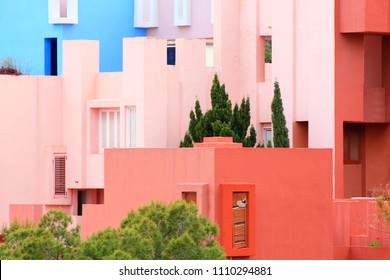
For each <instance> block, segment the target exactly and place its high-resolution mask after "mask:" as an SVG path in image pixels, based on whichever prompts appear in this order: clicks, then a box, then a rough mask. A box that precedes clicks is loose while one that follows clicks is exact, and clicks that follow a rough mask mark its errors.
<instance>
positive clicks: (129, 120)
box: [126, 107, 137, 148]
mask: <svg viewBox="0 0 390 280" xmlns="http://www.w3.org/2000/svg"><path fill="white" fill-rule="evenodd" d="M136 133H137V111H136V108H135V107H126V148H134V147H136V139H137V134H136Z"/></svg>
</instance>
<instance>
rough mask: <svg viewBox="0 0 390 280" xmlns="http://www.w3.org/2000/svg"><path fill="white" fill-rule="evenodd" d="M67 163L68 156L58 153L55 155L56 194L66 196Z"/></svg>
mask: <svg viewBox="0 0 390 280" xmlns="http://www.w3.org/2000/svg"><path fill="white" fill-rule="evenodd" d="M65 163H66V156H65V155H64V154H58V155H55V156H54V195H55V196H65V195H66V191H65Z"/></svg>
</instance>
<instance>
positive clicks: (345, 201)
mask: <svg viewBox="0 0 390 280" xmlns="http://www.w3.org/2000/svg"><path fill="white" fill-rule="evenodd" d="M372 1H373V0H359V1H352V0H336V1H325V0H321V1H310V0H295V1H282V0H272V1H271V0H258V1H240V0H229V1H224V0H214V1H203V0H202V1H200V0H199V1H190V0H187V1H184V0H183V1H172V0H170V1H169V0H166V1H161V2H164V4H166V7H171V8H172V9H171V8H169V9H168V8H167V9H165V8H164V7H165V6H164V5H161V4H160V5H158V1H156V0H149V1H146V2H147V3H148V5H144V6H137V7H138V8H136V10H137V9H139V11H140V12H139V17H135V21H136V22H135V26H139V27H146V28H148V35H149V37H147V38H128V39H124V40H123V72H120V73H119V72H116V73H99V70H98V69H99V44H98V42H95V41H65V42H64V43H63V76H62V77H34V76H18V77H11V76H0V97H1V98H2V100H3V101H4V102H2V103H1V105H0V106H1V110H0V114H1V118H0V127H1V128H2V131H3V135H5V137H2V138H1V139H0V144H1V145H0V155H1V157H0V166H1V167H2V170H3V172H2V176H0V177H1V178H0V223H3V222H6V223H8V222H9V221H12V220H13V219H15V218H19V219H25V218H29V219H31V220H33V221H37V220H38V219H39V218H40V216H41V215H42V213H44V212H46V211H47V210H48V209H51V208H56V207H61V208H64V209H65V210H66V211H67V212H68V213H69V214H70V215H72V216H74V220H75V222H76V223H80V224H81V225H82V231H83V235H84V237H85V236H87V235H89V234H90V233H91V232H93V231H94V230H96V229H100V228H102V227H104V226H106V225H117V224H118V221H119V219H120V217H121V216H123V215H124V213H125V212H126V211H128V210H129V209H133V208H135V207H137V206H139V205H141V204H143V203H147V202H149V201H150V200H152V199H159V200H163V201H171V200H173V199H177V198H180V197H182V193H183V192H185V189H186V188H187V187H188V188H192V187H193V186H196V190H197V191H196V192H197V193H200V194H199V196H197V197H199V199H200V200H197V203H198V205H199V206H200V208H201V209H203V210H201V212H202V213H206V214H207V215H208V216H209V217H210V218H211V219H212V220H213V221H215V222H217V223H219V224H220V226H221V227H222V229H223V231H224V232H225V235H222V236H221V242H223V243H224V244H225V245H226V242H225V241H224V240H226V239H224V238H226V232H228V229H227V227H226V226H225V225H224V224H223V219H221V215H222V214H221V213H222V212H221V211H222V210H223V209H225V208H224V207H228V206H226V205H225V204H223V203H225V202H223V201H224V199H222V197H226V196H227V195H228V192H224V191H223V188H224V187H223V185H225V184H227V185H228V187H227V189H230V190H233V189H234V188H233V187H229V186H234V185H237V184H241V185H242V186H244V187H245V188H244V190H243V191H242V192H244V193H247V192H248V193H251V192H255V193H254V194H253V199H254V200H255V201H256V205H257V206H256V211H254V212H253V213H255V214H254V215H256V217H257V216H259V215H260V216H261V215H263V213H268V212H267V211H270V212H269V213H270V215H271V214H272V215H276V216H278V215H279V216H280V215H282V214H283V213H284V214H287V213H286V212H283V211H282V210H280V212H278V211H276V210H275V209H274V208H273V207H274V206H273V205H275V203H274V202H275V201H273V199H270V200H269V201H268V200H267V201H265V200H264V197H263V195H266V191H267V190H269V189H272V191H274V190H275V188H277V186H276V185H275V186H274V188H271V187H264V185H266V186H270V185H273V184H277V183H278V182H274V180H276V179H275V176H276V175H275V165H277V164H276V163H277V162H280V161H281V158H283V157H284V156H285V155H288V156H286V159H284V160H283V163H285V165H284V164H283V165H282V166H284V167H285V168H284V170H285V171H286V174H285V176H286V177H283V178H280V180H282V179H283V180H282V181H283V182H279V183H284V184H292V185H293V183H292V182H300V186H299V188H298V189H293V190H294V191H295V190H297V191H298V192H297V193H296V192H294V191H290V190H289V191H288V192H285V191H281V192H279V193H273V197H275V198H276V197H277V198H279V197H281V198H283V199H284V200H283V201H284V202H285V203H287V205H290V207H293V206H294V205H295V206H299V207H298V210H297V212H294V213H291V216H287V218H286V219H288V220H289V221H294V222H295V221H296V219H297V217H299V216H301V215H302V213H306V212H307V215H308V216H307V220H304V221H302V226H303V228H305V231H306V230H307V232H308V234H309V235H310V238H309V240H310V242H309V243H310V244H311V247H312V248H315V249H313V251H310V250H304V249H302V248H300V247H299V245H297V244H295V245H294V246H293V245H292V244H294V243H300V242H303V240H301V239H300V237H299V238H298V237H294V238H292V237H291V236H290V237H291V238H290V237H286V236H282V235H281V236H277V237H275V239H272V238H273V237H272V234H273V233H272V232H273V231H272V230H271V229H268V230H269V231H267V233H266V234H264V235H263V236H262V235H261V232H262V231H263V230H264V227H265V226H266V225H265V224H264V223H261V222H260V221H258V220H256V223H255V226H254V228H255V229H256V230H255V231H254V233H252V235H251V236H254V237H250V240H252V239H255V240H261V242H260V243H256V244H252V243H251V244H252V245H251V244H249V243H248V244H249V245H248V246H249V247H248V248H249V250H247V251H249V253H245V254H246V255H244V254H241V255H240V254H238V255H232V256H237V257H238V256H240V257H250V258H344V259H345V258H374V256H371V255H369V254H371V253H367V252H365V251H364V250H365V248H366V247H367V245H368V244H369V243H370V242H371V241H372V240H377V239H378V238H379V239H380V241H381V244H383V245H384V246H390V241H389V238H388V236H386V235H380V234H377V232H376V231H375V230H374V229H371V228H370V227H368V226H362V224H364V225H373V224H375V227H381V228H385V226H384V225H383V224H382V223H381V222H380V221H373V220H370V217H371V216H372V215H371V214H377V213H376V209H375V202H374V201H373V200H372V199H369V198H366V197H367V196H370V195H371V194H372V192H373V191H374V190H375V188H377V187H378V186H380V185H383V184H385V183H387V182H388V181H389V179H390V169H389V168H388V167H389V165H390V154H389V153H390V150H389V149H387V143H388V142H389V140H390V139H389V138H390V134H389V131H390V130H389V125H388V116H387V115H388V114H387V107H388V104H387V101H386V100H387V98H386V92H387V90H386V88H387V87H388V86H389V85H388V82H387V80H389V79H386V75H387V74H388V73H387V72H388V69H387V68H388V60H389V59H388V57H387V52H386V50H387V49H386V48H388V47H389V46H388V42H387V40H388V38H387V35H388V34H389V33H390V29H389V26H388V25H387V21H388V20H389V14H390V13H387V11H388V10H389V9H390V6H389V5H388V3H387V1H385V0H376V2H375V3H379V2H380V3H381V5H377V4H376V5H373V4H372V3H371V2H372ZM135 2H140V1H135ZM146 2H145V3H146ZM212 2H213V3H214V5H211V3H212ZM179 7H180V9H179ZM277 7H283V9H280V8H277ZM200 11H205V12H204V13H201V12H200ZM146 15H147V16H146ZM211 23H212V24H211ZM161 37H164V38H161ZM165 38H168V39H169V40H167V39H165ZM172 39H175V41H174V42H173V41H172ZM266 40H272V63H265V42H266ZM172 47H174V48H175V52H174V54H175V63H174V65H167V48H172ZM215 73H217V74H218V75H219V78H220V80H221V81H222V82H223V83H225V85H226V89H227V91H228V93H229V96H230V98H231V99H232V100H233V102H238V101H240V100H241V99H242V97H246V96H247V97H249V98H250V101H251V116H252V120H251V121H252V123H253V124H254V125H255V127H256V129H257V132H258V141H259V142H267V141H268V140H270V139H271V135H272V127H271V112H270V104H271V100H272V96H273V82H274V81H275V80H278V81H279V84H280V87H281V92H282V98H283V104H284V109H285V114H286V118H287V123H288V128H289V132H290V139H291V146H292V147H294V148H311V149H309V150H301V149H291V150H288V151H278V150H267V149H261V150H258V149H256V150H250V151H249V150H247V149H233V150H228V149H225V148H221V149H216V148H195V149H192V150H178V149H166V148H173V147H178V145H179V142H180V140H181V139H182V137H183V136H184V134H185V132H186V130H187V129H188V121H189V118H188V115H189V112H190V110H191V109H192V107H193V106H194V102H195V100H196V99H199V100H200V103H201V106H202V108H203V109H208V108H209V106H210V105H209V104H210V100H209V90H210V86H211V80H212V77H213V75H214V74H215ZM212 145H214V144H212ZM132 147H137V148H148V149H129V150H123V149H117V150H115V149H112V150H109V151H108V152H107V153H106V155H107V156H106V158H105V155H104V149H105V148H132ZM149 148H158V149H157V150H153V149H149ZM312 148H315V149H320V150H312ZM321 149H326V151H322V150H321ZM317 153H319V154H317ZM133 157H134V158H133ZM227 157H232V159H234V160H232V163H231V165H229V164H230V162H229V161H228V160H226V158H227ZM148 158H150V159H151V163H150V166H153V167H154V168H155V169H156V170H154V169H153V170H152V171H153V172H157V174H156V175H155V176H156V178H160V177H158V176H162V177H161V178H162V179H161V180H162V181H161V182H165V183H164V184H165V185H164V188H161V187H158V186H157V185H156V182H151V185H150V184H149V183H150V182H147V183H148V184H146V181H147V180H150V179H151V178H145V179H142V178H144V177H145V176H144V177H137V176H138V175H139V174H144V173H142V172H141V171H142V170H141V169H142V168H144V169H145V170H146V169H147V168H151V167H148V164H147V163H148V162H145V161H146V159H148ZM244 158H245V159H246V158H248V159H250V161H248V164H249V163H251V164H252V165H253V166H252V167H251V168H253V169H251V168H249V166H247V165H246V164H247V163H245V161H244V160H243V159H244ZM302 158H304V160H303V159H302ZM173 159H174V160H173ZM221 159H225V163H221V162H220V160H221ZM136 160H138V161H139V162H136ZM159 160H164V161H166V162H167V167H164V168H168V166H171V167H172V168H173V163H174V162H177V163H180V164H185V166H187V165H188V166H193V168H195V170H198V173H196V174H191V173H188V170H187V169H185V170H183V169H180V168H179V169H172V170H168V169H164V168H163V167H162V166H161V164H160V162H158V161H159ZM121 161H125V163H124V165H118V164H117V162H121ZM203 161H206V162H207V164H209V165H210V168H209V169H207V170H205V169H204V167H202V165H201V164H200V163H201V162H203ZM215 161H218V162H219V165H217V164H215ZM294 161H295V164H294ZM267 162H269V163H270V164H269V165H268V164H267ZM168 163H169V164H168ZM237 163H240V165H237ZM271 163H274V164H271ZM321 164H325V165H324V166H323V168H322V167H321V168H320V167H319V165H321ZM126 166H128V167H129V168H130V166H131V167H133V168H134V170H133V169H131V170H130V172H129V173H128V172H127V171H125V167H126ZM238 166H241V167H240V168H239V167H238ZM242 167H245V168H247V169H248V170H251V171H250V172H249V171H245V169H244V168H242ZM256 167H257V168H259V170H257V168H256ZM296 167H299V168H296ZM263 169H265V170H267V171H265V172H263V171H262V170H263ZM126 170H127V169H126ZM136 170H138V171H139V172H138V173H136V174H135V173H134V172H136ZM308 170H310V172H309V171H308ZM152 171H150V172H152ZM292 171H294V172H292ZM328 171H329V172H328ZM167 172H173V173H172V174H171V173H167ZM324 172H325V173H324ZM20 173H23V174H20ZM165 173H167V174H171V175H172V176H171V177H170V178H167V177H166V176H168V175H166V174H165ZM225 173H226V174H225ZM252 173H253V174H252ZM121 174H122V175H121ZM128 174H134V175H137V174H138V175H137V176H135V177H134V178H133V177H131V176H130V175H128ZM232 174H235V175H234V176H235V177H234V176H233V175H232ZM272 175H273V176H274V177H273V176H272ZM129 176H130V177H129ZM229 176H232V177H229ZM146 177H148V176H146ZM320 178H322V179H321V180H320ZM119 179H121V180H122V179H123V181H121V182H117V181H116V180H119ZM304 179H305V180H306V181H305V180H304ZM133 180H135V181H133ZM143 180H146V181H144V182H145V183H144V184H142V182H143ZM278 180H279V179H278ZM316 180H318V181H316ZM263 182H266V184H265V183H263ZM286 182H290V183H286ZM116 183H118V185H116ZM206 185H207V186H208V187H204V186H206ZM152 187H153V192H149V194H150V195H149V196H147V195H146V194H145V193H143V194H142V196H141V197H143V200H141V201H134V200H133V199H132V196H134V195H136V194H137V193H138V192H142V189H145V190H150V188H152ZM246 187H248V188H246ZM118 188H121V189H118ZM232 188H233V189H232ZM311 188H314V190H313V189H311ZM206 189H207V191H206ZM167 190H170V191H167ZM202 190H204V191H202ZM253 190H254V191H253ZM122 192H123V193H122ZM232 192H236V191H235V190H233V191H232ZM238 192H241V191H238ZM305 192H307V193H311V192H313V193H312V195H313V199H314V198H315V200H316V203H309V202H305V199H304V198H306V200H307V199H308V197H306V196H305ZM299 193H300V194H301V195H303V196H299V195H298V194H299ZM123 194H125V195H123ZM137 196H138V197H139V196H140V194H139V193H138V195H137ZM284 196H285V197H284ZM271 197H272V196H271ZM362 197H363V198H362ZM206 201H207V203H206ZM298 201H299V203H298ZM266 206H267V207H266ZM301 207H303V208H301ZM332 207H333V210H332V209H331V208H332ZM226 209H227V208H226ZM318 209H321V211H319V210H318ZM260 210H261V211H265V212H261V211H260ZM84 211H85V213H84ZM258 211H260V212H258ZM95 213H99V215H93V214H95ZM279 216H278V217H279ZM252 217H253V216H252ZM321 218H323V221H322V222H319V221H318V227H319V228H321V229H322V230H321V231H318V230H314V231H313V229H311V228H310V224H311V223H313V222H314V221H315V220H317V219H321ZM251 219H252V218H251ZM256 219H257V218H256ZM362 221H363V222H362ZM279 222H280V223H277V222H276V223H275V224H272V225H273V226H274V228H273V229H275V230H282V229H281V227H283V226H286V227H287V228H288V229H289V230H292V231H291V232H287V233H286V235H287V236H289V234H293V233H294V232H295V231H294V230H293V229H292V228H291V227H292V226H291V223H289V222H287V224H286V223H285V221H283V219H282V218H281V220H279ZM315 223H317V221H316V222H315ZM295 233H296V234H298V233H297V232H295ZM325 233H326V234H325ZM324 234H325V235H326V236H325V235H324ZM312 237H313V238H314V237H315V238H314V239H315V240H317V241H318V239H319V238H321V239H322V240H323V242H322V241H321V242H319V243H317V244H315V240H314V239H313V240H312V239H311V238H312ZM270 238H271V239H272V242H270V243H269V247H266V248H265V247H264V248H262V247H260V245H259V244H262V243H263V242H266V241H267V240H269V239H270ZM285 238H287V239H285ZM282 240H285V242H286V243H281V244H283V245H285V247H283V248H290V249H291V250H297V251H300V252H302V255H297V254H295V253H293V252H292V251H289V252H287V251H284V250H287V249H283V248H282V247H278V246H279V245H278V242H281V241H282ZM261 246H263V245H261ZM264 246H265V245H264ZM275 246H276V247H275ZM291 246H292V247H291ZM272 248H278V249H275V250H276V251H272V250H273V249H272ZM320 248H322V249H323V253H320V251H321V250H320ZM262 252H267V253H266V254H265V253H264V255H263V253H262ZM234 254H235V253H234ZM384 254H387V255H385V257H383V256H382V258H390V256H389V253H388V251H385V253H384Z"/></svg>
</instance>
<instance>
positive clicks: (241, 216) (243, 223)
mask: <svg viewBox="0 0 390 280" xmlns="http://www.w3.org/2000/svg"><path fill="white" fill-rule="evenodd" d="M247 204H248V193H245V192H234V193H233V248H234V249H241V248H247V247H248V222H247Z"/></svg>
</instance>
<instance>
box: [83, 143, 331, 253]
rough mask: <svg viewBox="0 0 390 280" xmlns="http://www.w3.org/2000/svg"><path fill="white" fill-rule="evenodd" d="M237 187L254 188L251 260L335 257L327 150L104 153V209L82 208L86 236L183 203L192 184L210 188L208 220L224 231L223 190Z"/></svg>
mask: <svg viewBox="0 0 390 280" xmlns="http://www.w3.org/2000/svg"><path fill="white" fill-rule="evenodd" d="M281 162H283V164H280V163H281ZM314 163H315V164H314ZM318 164H320V166H319V165H318ZM275 166H278V168H275ZM232 183H238V184H240V183H245V184H248V183H249V184H254V185H255V192H256V201H255V204H256V206H255V208H256V220H255V222H256V237H255V238H256V244H257V245H256V253H255V254H254V255H253V256H251V258H253V259H331V258H332V257H333V238H332V169H331V151H330V150H303V149H288V150H286V149H245V148H193V149H110V150H106V153H105V203H104V207H102V206H101V205H85V207H84V217H83V224H82V236H83V238H86V237H87V236H89V235H90V234H91V233H93V232H94V231H96V230H99V229H103V228H104V227H106V226H112V227H117V226H119V223H120V221H121V220H122V219H123V218H124V217H125V216H126V214H127V213H128V212H129V211H130V210H132V209H136V208H138V207H139V206H141V205H145V204H148V203H150V202H151V201H162V202H170V201H174V200H176V199H180V198H181V187H180V186H182V185H190V184H202V185H207V186H208V192H207V193H208V194H207V196H206V197H205V199H207V201H208V210H207V211H208V213H206V214H207V215H208V217H209V218H210V219H211V220H212V221H214V222H217V223H218V224H219V225H220V224H221V220H222V219H223V213H221V212H220V211H221V210H220V207H221V206H220V205H221V200H220V199H221V196H220V195H221V192H220V185H221V184H232ZM252 203H253V202H252ZM96 213H99V214H98V215H97V216H98V218H96Z"/></svg>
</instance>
